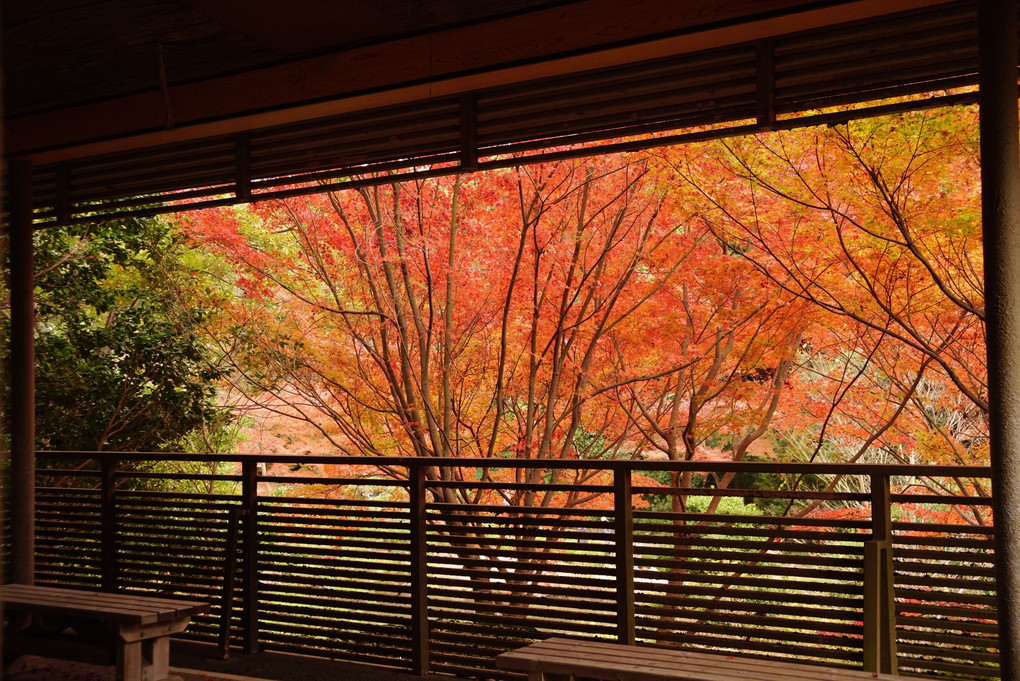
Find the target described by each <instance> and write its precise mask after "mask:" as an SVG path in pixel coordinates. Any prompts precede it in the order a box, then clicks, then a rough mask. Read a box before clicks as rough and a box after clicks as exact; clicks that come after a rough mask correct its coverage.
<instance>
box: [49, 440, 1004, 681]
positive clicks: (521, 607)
mask: <svg viewBox="0 0 1020 681" xmlns="http://www.w3.org/2000/svg"><path fill="white" fill-rule="evenodd" d="M160 456H161V457H162V458H163V459H164V463H161V464H159V466H158V467H156V468H155V469H153V467H152V466H151V465H150V464H149V463H147V462H149V461H152V460H153V459H154V455H152V454H148V455H145V454H131V455H127V454H82V453H47V452H40V453H39V462H40V463H39V466H40V469H39V489H38V492H37V506H38V511H37V542H36V544H37V557H36V562H37V579H38V581H39V582H40V583H53V584H65V585H73V586H80V587H88V588H102V589H108V590H125V591H135V592H139V593H147V594H155V595H167V596H169V595H173V596H175V597H179V598H185V597H187V598H199V599H205V600H208V601H210V602H212V603H213V604H214V608H213V611H212V612H211V613H210V614H209V615H207V616H204V617H199V618H196V620H195V622H194V623H193V625H192V627H191V628H189V630H188V634H187V635H188V636H190V637H193V638H198V639H201V640H205V641H209V642H219V643H220V644H221V645H223V646H226V645H227V643H229V644H231V645H234V646H243V647H244V648H245V649H247V650H252V651H254V650H258V649H262V648H267V649H269V648H271V649H276V650H289V651H295V652H301V653H306V654H321V655H327V656H330V657H334V658H342V659H348V660H352V661H364V662H374V663H381V664H387V665H395V666H398V667H403V668H406V669H408V670H411V671H414V672H418V673H423V672H425V671H434V672H448V673H453V674H458V675H463V676H472V675H473V676H483V677H486V678H501V677H505V676H508V673H507V672H503V671H498V670H495V669H494V668H493V667H492V664H491V660H492V657H493V656H495V655H496V654H498V653H500V652H503V651H506V650H508V649H510V648H514V647H518V646H521V645H524V644H526V643H529V642H532V641H535V640H539V639H542V638H546V637H548V636H552V635H567V636H584V637H599V638H603V639H605V640H611V641H623V642H628V643H629V642H635V643H639V644H650V645H662V646H674V645H675V646H683V647H686V648H689V649H696V650H706V651H716V652H726V651H732V652H739V653H741V654H750V655H760V656H771V657H775V658H778V659H784V658H786V659H798V660H805V661H815V662H818V663H822V664H826V665H831V666H846V667H857V668H861V667H863V668H865V669H870V670H874V671H889V670H890V669H892V668H898V670H899V672H900V673H903V674H946V675H952V676H953V677H954V678H975V679H989V678H996V677H997V673H998V670H997V650H996V645H997V644H996V613H995V591H994V590H995V584H994V577H993V556H992V540H993V528H992V526H991V518H990V510H989V499H988V498H987V496H982V494H984V490H987V489H988V476H989V471H988V469H987V468H978V467H974V468H937V467H900V466H860V465H834V464H812V465H795V464H771V463H741V464H732V463H671V462H649V461H536V460H515V459H493V460H484V461H479V460H456V459H442V460H439V459H365V458H337V457H271V456H249V457H242V456H229V455H223V456H219V455H218V456H216V457H212V456H208V455H203V456H195V455H190V456H189V455H172V456H166V455H160ZM167 460H169V461H171V462H173V463H166V461H167ZM173 467H178V468H182V469H184V468H187V469H188V470H191V472H187V473H182V472H176V471H175V470H173ZM199 467H206V468H205V469H200V468H199ZM306 471H310V472H306ZM281 472H282V474H281ZM731 478H732V479H731ZM720 481H722V483H720ZM680 482H683V483H684V485H682V486H680V485H679V483H680ZM766 483H767V484H766ZM722 484H725V486H721V485H722ZM765 487H771V488H765ZM716 504H718V505H716Z"/></svg>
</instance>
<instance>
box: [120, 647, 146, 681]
mask: <svg viewBox="0 0 1020 681" xmlns="http://www.w3.org/2000/svg"><path fill="white" fill-rule="evenodd" d="M117 681H142V642H141V641H126V642H125V641H120V642H118V645H117Z"/></svg>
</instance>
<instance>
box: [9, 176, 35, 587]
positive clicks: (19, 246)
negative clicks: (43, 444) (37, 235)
mask: <svg viewBox="0 0 1020 681" xmlns="http://www.w3.org/2000/svg"><path fill="white" fill-rule="evenodd" d="M7 169H8V185H7V189H8V205H9V219H8V224H7V233H8V237H9V240H10V241H9V245H8V249H7V252H8V255H9V257H10V277H11V281H10V286H11V288H10V290H11V313H10V314H11V367H10V382H11V392H10V400H11V404H10V415H11V489H10V496H11V501H10V503H11V507H10V508H11V511H10V513H11V524H10V528H11V537H10V541H11V581H12V582H14V583H15V584H32V583H34V582H35V301H34V300H33V297H34V296H33V289H34V287H35V268H34V266H33V262H32V259H33V256H34V251H35V248H34V246H33V243H32V231H33V228H32V165H31V164H30V163H28V162H27V161H21V160H12V161H10V162H9V163H8V167H7Z"/></svg>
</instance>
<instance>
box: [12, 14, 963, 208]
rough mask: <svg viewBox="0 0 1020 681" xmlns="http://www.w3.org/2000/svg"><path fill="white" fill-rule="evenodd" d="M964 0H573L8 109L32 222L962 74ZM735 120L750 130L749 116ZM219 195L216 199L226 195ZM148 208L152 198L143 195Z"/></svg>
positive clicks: (766, 120) (770, 118) (820, 101)
mask: <svg viewBox="0 0 1020 681" xmlns="http://www.w3.org/2000/svg"><path fill="white" fill-rule="evenodd" d="M975 8H976V4H975V3H974V2H973V1H962V0H956V1H954V2H945V1H944V0H852V1H843V2H832V1H830V2H804V1H803V0H768V1H765V0H735V1H733V2H725V3H721V2H718V1H717V0H689V1H688V2H682V3H679V2H675V0H635V1H634V2H628V3H626V9H625V10H622V9H621V3H619V2H618V1H617V0H581V1H579V2H573V3H569V4H565V5H560V6H555V7H552V8H548V9H543V10H540V11H531V12H525V13H523V14H520V15H517V16H511V17H506V18H502V19H499V20H494V21H488V22H482V23H478V24H472V25H468V26H459V27H455V28H450V29H446V30H442V31H438V32H433V33H427V34H424V35H416V36H412V37H407V38H400V39H395V40H389V41H383V42H379V43H376V44H372V45H368V46H364V47H356V48H351V49H343V50H338V51H334V52H330V53H327V54H320V55H317V56H314V57H307V58H302V59H297V60H294V61H290V62H288V63H284V64H278V65H274V66H270V67H266V68H259V69H253V70H247V71H243V72H241V73H236V74H233V75H229V76H221V77H216V78H211V79H205V80H198V81H195V82H187V83H181V84H176V85H171V86H167V87H164V88H160V89H155V90H152V91H146V92H140V93H135V94H130V95H126V96H121V97H115V98H111V99H105V100H101V101H96V102H90V103H87V104H78V105H73V106H68V107H66V108H60V109H56V110H52V111H48V112H44V113H38V114H33V115H26V116H21V117H16V118H12V119H9V120H7V121H6V127H5V139H4V144H5V151H6V154H7V155H8V157H9V158H21V159H25V160H28V161H30V162H32V163H33V165H34V167H35V185H36V205H37V207H38V208H39V209H41V213H40V220H43V221H47V220H48V221H67V220H75V219H86V218H89V217H91V216H94V215H95V214H97V213H98V214H100V215H102V214H113V213H116V212H121V211H127V212H132V211H136V212H137V211H140V210H153V208H152V204H153V199H152V197H154V196H156V195H159V194H162V193H165V192H177V195H176V196H175V199H176V200H186V201H187V200H197V201H202V200H208V201H211V200H213V198H212V197H219V198H217V199H215V200H216V201H220V202H223V201H244V200H248V199H249V198H250V197H251V196H253V195H259V194H262V195H267V196H268V195H272V194H273V192H276V191H279V187H281V186H283V185H288V186H291V185H293V184H295V183H297V182H318V181H322V180H323V179H327V178H335V177H342V176H349V175H352V174H363V173H367V172H372V171H376V170H384V169H399V168H409V167H416V168H420V167H422V166H425V165H430V164H446V166H447V170H449V168H450V167H453V169H456V168H458V167H462V168H463V169H471V168H474V167H477V166H478V165H482V166H483V167H484V165H485V163H486V158H489V159H491V158H493V157H495V156H503V157H505V156H507V155H508V154H517V155H525V156H526V155H527V154H529V153H534V152H536V151H540V150H542V149H543V148H546V147H549V146H562V145H569V144H577V143H579V142H586V141H592V140H604V139H610V138H614V137H623V136H628V135H636V134H643V133H651V132H661V131H664V130H683V129H692V128H697V127H699V126H708V125H719V124H726V123H733V122H739V121H745V122H746V121H752V122H754V123H755V124H756V125H757V126H758V128H762V127H765V128H767V127H771V126H773V125H774V121H775V118H776V117H777V116H778V117H782V116H784V115H791V114H796V113H798V112H804V111H807V110H812V109H816V108H819V107H822V106H834V105H840V104H854V103H860V102H866V101H874V100H878V99H882V98H884V97H889V96H892V95H905V94H912V93H925V92H935V91H940V90H945V89H948V88H953V87H959V86H966V85H973V84H974V83H975V82H976V74H977V45H976V18H975V15H976V9H975ZM742 129H743V128H742ZM225 194H229V195H230V196H229V197H228V198H223V197H224V195H225ZM155 210H160V209H159V208H156V209H155Z"/></svg>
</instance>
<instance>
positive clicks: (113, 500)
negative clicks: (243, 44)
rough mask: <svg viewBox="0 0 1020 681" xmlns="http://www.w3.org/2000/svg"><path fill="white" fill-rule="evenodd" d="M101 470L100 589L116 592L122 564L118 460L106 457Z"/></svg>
mask: <svg viewBox="0 0 1020 681" xmlns="http://www.w3.org/2000/svg"><path fill="white" fill-rule="evenodd" d="M100 470H101V475H102V480H101V482H100V499H101V501H100V529H99V543H100V545H101V547H102V548H101V551H102V553H101V555H102V559H101V561H102V563H101V565H102V567H101V569H102V576H101V577H100V580H101V581H100V588H101V589H102V590H103V591H109V592H115V591H117V589H118V587H119V586H120V563H119V561H118V560H117V497H116V493H117V459H115V458H114V457H113V456H111V455H105V456H103V458H102V459H101V464H100Z"/></svg>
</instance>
